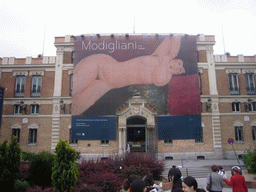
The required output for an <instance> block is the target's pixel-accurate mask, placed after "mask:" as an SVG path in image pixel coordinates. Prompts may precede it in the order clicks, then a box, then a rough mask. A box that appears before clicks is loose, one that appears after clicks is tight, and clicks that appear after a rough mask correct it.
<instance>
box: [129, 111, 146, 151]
mask: <svg viewBox="0 0 256 192" xmlns="http://www.w3.org/2000/svg"><path fill="white" fill-rule="evenodd" d="M126 121H127V122H126V130H127V133H126V135H127V145H129V147H130V152H145V151H146V148H145V141H146V129H145V128H146V119H145V118H143V117H139V116H134V117H130V118H128V119H127V120H126Z"/></svg>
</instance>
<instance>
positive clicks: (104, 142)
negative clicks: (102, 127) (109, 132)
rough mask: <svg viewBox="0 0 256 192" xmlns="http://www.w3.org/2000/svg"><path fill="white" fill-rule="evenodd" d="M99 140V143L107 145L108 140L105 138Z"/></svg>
mask: <svg viewBox="0 0 256 192" xmlns="http://www.w3.org/2000/svg"><path fill="white" fill-rule="evenodd" d="M100 142H101V143H100V145H103V146H109V140H107V139H103V140H101V141H100Z"/></svg>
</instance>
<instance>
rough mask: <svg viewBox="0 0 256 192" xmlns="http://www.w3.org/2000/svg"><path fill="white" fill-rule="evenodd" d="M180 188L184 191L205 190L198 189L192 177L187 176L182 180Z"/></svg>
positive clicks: (202, 190)
mask: <svg viewBox="0 0 256 192" xmlns="http://www.w3.org/2000/svg"><path fill="white" fill-rule="evenodd" d="M182 190H183V191H184V192H205V190H204V189H198V184H197V181H196V179H195V178H194V177H191V176H188V177H186V178H185V179H183V181H182Z"/></svg>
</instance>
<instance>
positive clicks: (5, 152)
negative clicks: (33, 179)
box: [0, 136, 21, 191]
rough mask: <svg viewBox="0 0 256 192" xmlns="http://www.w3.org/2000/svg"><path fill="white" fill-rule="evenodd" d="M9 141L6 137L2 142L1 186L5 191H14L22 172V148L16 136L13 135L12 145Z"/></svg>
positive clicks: (0, 148)
mask: <svg viewBox="0 0 256 192" xmlns="http://www.w3.org/2000/svg"><path fill="white" fill-rule="evenodd" d="M7 142H8V141H7V139H5V140H4V142H3V143H2V144H0V188H1V190H3V191H14V183H15V180H17V179H18V176H19V173H20V170H19V164H20V154H21V149H20V147H19V144H18V138H17V137H16V136H13V137H12V141H11V143H10V145H7Z"/></svg>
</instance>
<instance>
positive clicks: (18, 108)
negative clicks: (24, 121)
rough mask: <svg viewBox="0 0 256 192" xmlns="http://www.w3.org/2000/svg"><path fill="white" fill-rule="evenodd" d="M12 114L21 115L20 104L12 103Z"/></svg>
mask: <svg viewBox="0 0 256 192" xmlns="http://www.w3.org/2000/svg"><path fill="white" fill-rule="evenodd" d="M14 114H15V115H22V110H21V106H20V105H14Z"/></svg>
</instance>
